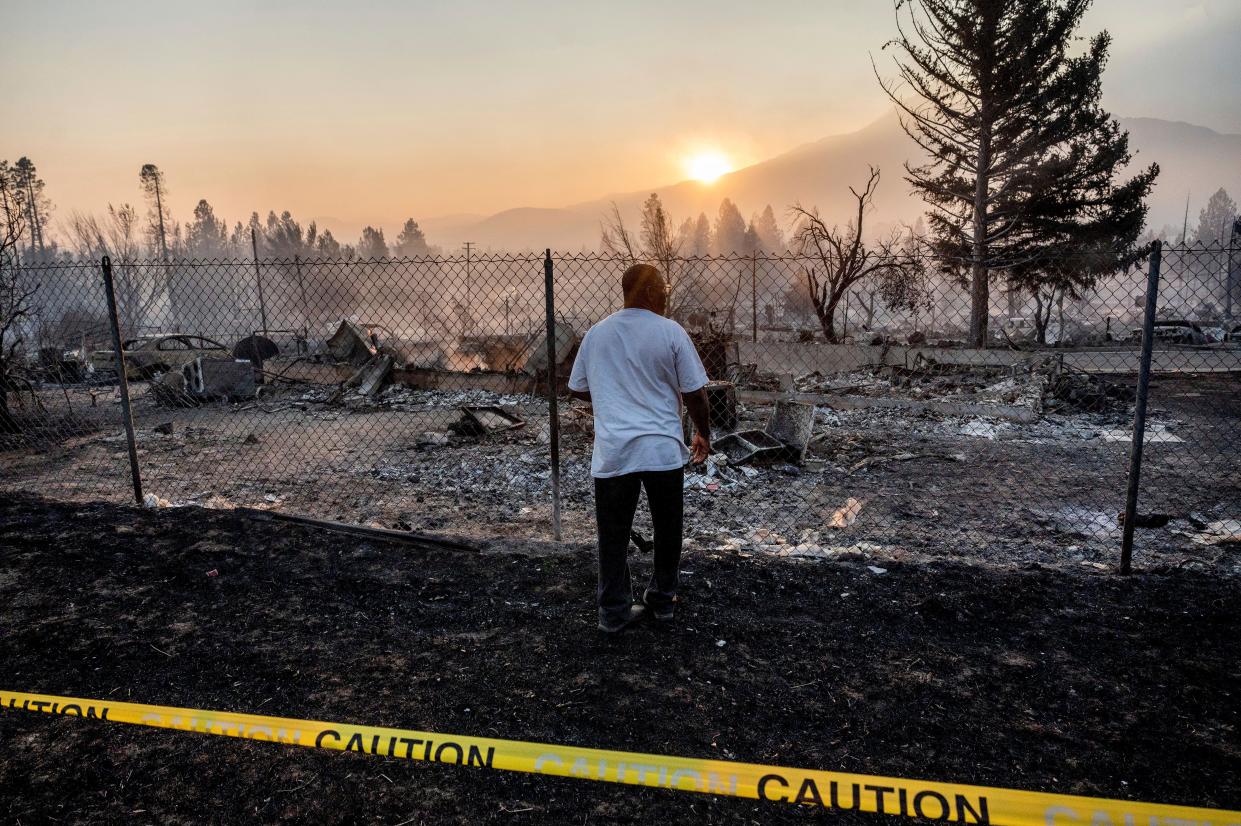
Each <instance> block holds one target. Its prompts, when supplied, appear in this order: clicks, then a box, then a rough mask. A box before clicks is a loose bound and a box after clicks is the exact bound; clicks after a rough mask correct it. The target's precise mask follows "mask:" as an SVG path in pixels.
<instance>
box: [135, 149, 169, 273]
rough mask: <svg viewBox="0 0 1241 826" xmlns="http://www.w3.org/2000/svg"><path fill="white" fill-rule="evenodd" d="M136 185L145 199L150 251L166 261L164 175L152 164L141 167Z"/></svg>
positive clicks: (166, 210) (166, 237) (166, 234)
mask: <svg viewBox="0 0 1241 826" xmlns="http://www.w3.org/2000/svg"><path fill="white" fill-rule="evenodd" d="M138 183H139V184H140V185H141V186H142V194H143V196H144V197H145V198H146V199H147V214H148V216H149V226H148V228H147V232H148V233H149V234H150V236H151V249H152V251H158V252H159V256H160V258H161V259H163V260H165V261H167V260H168V230H167V225H166V224H167V222H166V221H165V218H167V216H168V207H167V206H165V204H164V202H165V200H166V196H167V195H168V190H167V189H166V188H165V186H164V173H163V172H160V170H159V167H157V166H156V165H155V164H153V163H147V164H143V165H142V169H140V170H138Z"/></svg>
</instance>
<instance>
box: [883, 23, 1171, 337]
mask: <svg viewBox="0 0 1241 826" xmlns="http://www.w3.org/2000/svg"><path fill="white" fill-rule="evenodd" d="M895 2H896V9H897V21H898V22H897V26H898V30H899V37H898V38H897V39H896V40H894V41H892V42H891V43H890V44H888V45H893V46H895V47H896V48H897V51H898V52H899V57H898V58H897V70H898V71H897V78H896V80H889V81H883V80H881V81H880V82H881V84H882V85H883V88H884V90H885V91H886V92H887V93H888V95H889V97H891V99H892V100H893V101H894V102H895V103H896V105H897V107H898V109H899V110H900V113H901V124H902V126H903V127H904V129H905V132H906V133H907V134H908V135H909V136H910V137H911V138H912V139H913V140H914V141H915V142H916V143H917V144H918V145H919V146H920V147H921V148H922V150H923V151H925V152H926V154H927V155H929V156H930V160H929V162H928V163H926V164H925V165H923V166H917V167H915V166H907V167H906V169H907V172H908V178H907V180H908V181H909V183H910V184H912V185H913V187H914V190H915V191H916V192H917V193H918V194H920V195H921V196H922V197H923V199H924V200H925V201H926V202H927V203H928V205H929V206H930V207H931V210H930V211H929V212H928V213H927V219H928V221H929V223H930V225H931V232H932V235H933V237H934V244H935V248H936V251H937V252H938V253H940V254H941V255H943V256H945V257H946V258H947V259H948V260H949V261H952V262H958V263H957V264H956V268H957V269H958V270H959V271H961V272H963V273H968V280H969V283H970V298H971V307H970V330H969V341H970V343H971V344H972V345H973V346H985V344H986V342H987V325H988V306H989V298H990V280H991V278H992V277H993V276H994V275H995V274H996V273H1000V272H1007V273H1008V275H1009V278H1010V279H1016V281H1017V283H1020V284H1021V285H1022V286H1024V287H1025V288H1027V289H1030V290H1031V291H1032V292H1036V293H1037V292H1038V291H1039V290H1041V289H1043V288H1044V287H1046V286H1047V285H1048V284H1051V285H1052V287H1051V288H1052V289H1053V290H1057V289H1058V290H1060V291H1061V292H1063V291H1064V290H1079V289H1082V288H1084V287H1086V286H1089V285H1090V284H1092V283H1093V281H1094V280H1095V279H1097V278H1098V277H1099V275H1100V274H1102V273H1105V272H1107V271H1109V270H1111V269H1115V268H1117V267H1119V266H1123V265H1124V263H1125V262H1128V261H1129V260H1131V254H1132V252H1133V246H1134V243H1135V242H1136V240H1137V235H1138V233H1139V232H1140V231H1141V226H1142V222H1143V220H1144V218H1145V214H1146V206H1145V198H1146V196H1147V194H1148V193H1149V191H1150V188H1151V185H1152V184H1153V183H1154V179H1155V177H1156V175H1158V172H1159V168H1158V166H1156V165H1154V164H1152V165H1151V166H1150V167H1149V168H1147V169H1146V170H1144V171H1142V172H1140V173H1139V174H1138V175H1136V176H1135V177H1134V178H1131V179H1130V180H1128V181H1126V182H1123V183H1119V184H1116V183H1114V178H1115V175H1116V173H1118V172H1119V171H1120V170H1121V169H1123V168H1124V166H1125V165H1126V164H1127V163H1128V162H1129V160H1130V157H1131V156H1130V153H1129V150H1128V135H1127V134H1126V133H1125V132H1123V131H1121V129H1120V127H1119V126H1118V125H1117V124H1116V122H1115V121H1114V120H1113V119H1112V118H1111V116H1110V115H1108V114H1107V113H1106V112H1105V111H1103V109H1102V108H1101V107H1100V104H1099V100H1100V93H1101V74H1102V71H1103V67H1104V64H1105V62H1106V58H1107V50H1108V45H1109V43H1110V38H1109V36H1108V34H1107V33H1106V32H1104V33H1101V34H1099V35H1097V36H1095V37H1094V38H1092V39H1091V40H1090V42H1089V44H1088V46H1087V48H1086V49H1085V51H1084V52H1083V53H1082V54H1080V55H1077V56H1072V55H1070V48H1071V47H1072V45H1073V42H1074V40H1075V37H1074V32H1075V31H1076V29H1077V27H1078V25H1079V24H1080V22H1081V19H1082V15H1083V14H1084V13H1085V12H1086V10H1087V9H1088V8H1089V7H1090V5H1091V2H1092V0H895ZM905 88H908V89H911V90H913V92H912V99H909V100H907V99H905V97H904V96H903V95H902V90H903V89H905ZM1066 255H1071V256H1074V257H1077V259H1078V260H1077V261H1076V262H1074V263H1072V264H1067V265H1065V266H1055V265H1052V259H1053V258H1059V259H1063V256H1066ZM1049 265H1050V266H1049Z"/></svg>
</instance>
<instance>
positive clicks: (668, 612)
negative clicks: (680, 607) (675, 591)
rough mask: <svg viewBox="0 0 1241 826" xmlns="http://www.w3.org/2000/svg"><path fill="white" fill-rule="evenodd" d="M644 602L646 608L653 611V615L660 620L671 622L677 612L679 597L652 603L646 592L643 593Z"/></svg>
mask: <svg viewBox="0 0 1241 826" xmlns="http://www.w3.org/2000/svg"><path fill="white" fill-rule="evenodd" d="M642 602H643V604H644V605H645V606H646V609H647V610H648V611H650V612H651V616H653V617H654V618H655V619H657V620H659V621H660V622H670V621H671V620H672V618H673V616H674V615H675V614H676V609H677V598H676V597H673V598H672V602H664V603H659V604H656V605H652V604H651V601H650V600H649V599H648V598H647V595H646V594H643V595H642Z"/></svg>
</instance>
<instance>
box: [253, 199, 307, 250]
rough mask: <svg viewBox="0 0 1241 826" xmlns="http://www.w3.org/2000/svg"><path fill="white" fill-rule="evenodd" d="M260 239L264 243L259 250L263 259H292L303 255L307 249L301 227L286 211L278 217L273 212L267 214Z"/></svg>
mask: <svg viewBox="0 0 1241 826" xmlns="http://www.w3.org/2000/svg"><path fill="white" fill-rule="evenodd" d="M260 238H261V239H262V241H263V242H264V248H263V249H262V250H260V252H261V253H262V255H263V256H264V257H268V256H273V257H276V258H292V257H293V256H295V255H305V254H306V251H307V249H308V248H309V245H308V244H307V243H306V237H305V233H304V232H303V231H302V225H301V224H300V223H298V222H297V221H296V220H295V219H294V218H293V215H292V213H290V212H289V211H288V210H287V209H286V210H285V211H284V212H282V213H280V215H279V216H277V215H276V213H275V211H274V210H273V211H271V212H268V213H267V227H266V229H265V231H264V232H263V233H261V235H260Z"/></svg>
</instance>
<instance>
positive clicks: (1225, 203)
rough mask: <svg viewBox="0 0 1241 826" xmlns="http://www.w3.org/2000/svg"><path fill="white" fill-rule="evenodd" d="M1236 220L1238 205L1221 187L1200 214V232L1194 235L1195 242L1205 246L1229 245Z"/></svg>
mask: <svg viewBox="0 0 1241 826" xmlns="http://www.w3.org/2000/svg"><path fill="white" fill-rule="evenodd" d="M1235 220H1237V204H1236V202H1234V201H1233V200H1232V198H1230V197H1229V196H1228V192H1227V191H1225V190H1224V188H1223V187H1220V188H1219V189H1218V190H1217V191H1216V192H1215V194H1214V195H1212V196H1211V198H1210V200H1208V201H1207V205H1206V206H1205V207H1203V208H1202V211H1200V212H1199V213H1198V230H1197V232H1195V233H1194V240H1195V241H1197V242H1198V243H1199V244H1201V245H1203V246H1219V245H1223V244H1227V243H1228V238H1229V236H1230V235H1231V234H1232V223H1233V221H1235Z"/></svg>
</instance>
